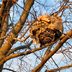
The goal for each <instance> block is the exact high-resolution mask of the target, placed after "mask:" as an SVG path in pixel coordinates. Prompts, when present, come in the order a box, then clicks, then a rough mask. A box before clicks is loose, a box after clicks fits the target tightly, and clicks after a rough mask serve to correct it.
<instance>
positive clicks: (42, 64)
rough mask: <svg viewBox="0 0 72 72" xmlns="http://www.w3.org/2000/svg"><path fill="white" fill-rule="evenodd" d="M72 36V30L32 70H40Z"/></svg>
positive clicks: (36, 71)
mask: <svg viewBox="0 0 72 72" xmlns="http://www.w3.org/2000/svg"><path fill="white" fill-rule="evenodd" d="M70 37H72V30H70V31H69V32H67V33H66V35H65V36H64V37H63V39H62V40H61V41H60V42H59V43H58V45H57V46H56V47H55V48H54V49H53V50H52V51H51V52H50V53H49V54H46V55H45V56H44V57H43V58H42V61H41V63H40V64H38V65H37V66H36V67H35V68H34V69H33V70H32V72H39V71H40V70H41V69H42V67H43V66H44V64H45V63H46V62H47V61H48V60H49V59H50V58H51V57H52V56H53V55H54V54H55V53H56V52H57V51H58V50H59V49H60V47H61V46H62V45H63V44H64V43H65V42H66V41H67V40H68V39H69V38H70Z"/></svg>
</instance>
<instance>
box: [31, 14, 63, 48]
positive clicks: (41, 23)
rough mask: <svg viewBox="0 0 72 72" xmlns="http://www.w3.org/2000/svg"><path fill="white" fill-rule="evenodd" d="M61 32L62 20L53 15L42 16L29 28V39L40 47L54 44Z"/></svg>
mask: <svg viewBox="0 0 72 72" xmlns="http://www.w3.org/2000/svg"><path fill="white" fill-rule="evenodd" d="M62 31H63V26H62V19H61V17H59V16H55V15H52V16H50V15H42V16H39V17H38V18H37V20H36V21H35V22H34V23H33V25H32V27H31V28H30V37H31V38H32V39H33V40H34V41H35V42H36V43H39V44H40V46H41V47H42V46H44V45H51V44H53V43H54V42H56V41H57V40H58V39H59V38H60V36H61V34H62Z"/></svg>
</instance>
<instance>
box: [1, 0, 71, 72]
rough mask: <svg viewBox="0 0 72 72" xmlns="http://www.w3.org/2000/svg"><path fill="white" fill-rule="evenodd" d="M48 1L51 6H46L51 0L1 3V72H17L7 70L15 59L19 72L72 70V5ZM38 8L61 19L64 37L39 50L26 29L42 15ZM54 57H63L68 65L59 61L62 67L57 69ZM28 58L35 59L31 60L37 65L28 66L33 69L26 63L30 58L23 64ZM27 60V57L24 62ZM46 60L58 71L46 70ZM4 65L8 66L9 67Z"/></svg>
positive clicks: (5, 1)
mask: <svg viewBox="0 0 72 72" xmlns="http://www.w3.org/2000/svg"><path fill="white" fill-rule="evenodd" d="M20 1H21V2H20ZM51 1H52V2H53V5H54V6H53V7H52V5H51V6H50V5H48V3H49V2H50V1H47V0H42V1H41V2H40V0H2V3H1V5H0V72H2V71H3V70H8V71H13V72H16V71H17V68H15V69H12V68H9V67H10V66H11V65H12V64H11V63H13V61H15V59H18V60H19V61H18V62H17V63H20V64H19V68H20V69H18V72H19V71H20V72H30V71H31V72H40V71H41V70H43V72H44V71H46V72H56V71H60V70H65V69H67V68H72V63H71V48H72V42H71V38H72V24H71V23H72V18H71V13H72V8H71V7H72V2H71V1H69V0H63V1H61V0H59V1H56V0H51ZM18 2H19V3H18ZM20 3H21V4H20ZM54 3H55V4H54ZM41 8H43V11H46V13H48V14H49V15H54V14H55V15H59V16H60V17H61V18H62V20H63V27H64V28H63V29H64V30H63V34H62V36H61V37H60V38H59V39H58V41H57V42H56V43H55V44H54V45H51V46H50V47H49V46H43V47H38V45H37V44H36V45H35V44H34V43H33V40H32V39H31V38H30V35H29V30H30V29H29V28H31V26H32V24H33V23H34V22H35V21H36V19H37V17H38V16H41V15H42V14H41V13H43V11H42V12H41ZM50 8H52V10H49V9H50ZM21 11H22V12H21ZM18 43H19V45H18ZM16 46H17V47H16ZM31 54H32V55H31ZM54 54H61V55H63V57H62V58H64V59H63V60H64V61H66V62H67V63H68V64H66V65H65V63H64V61H61V62H63V63H64V64H62V65H63V66H59V65H58V64H57V62H56V60H55V59H54V58H53V57H52V56H53V55H54ZM30 55H31V57H33V56H35V57H34V58H35V59H34V61H33V62H35V61H36V62H37V63H36V62H35V67H33V66H34V64H33V63H32V62H31V64H32V65H33V66H31V64H29V63H30V59H29V62H28V61H26V62H27V63H25V61H24V59H26V58H25V57H27V56H29V57H30ZM29 57H27V60H28V58H29ZM58 57H59V56H58ZM14 58H15V59H14ZM32 59H33V58H32ZM49 59H51V60H49ZM11 60H12V61H11ZM8 61H10V62H8ZM49 61H51V62H53V63H54V67H57V68H53V69H48V68H47V66H50V63H48V64H47V62H49ZM61 62H60V63H61ZM7 63H9V64H8V65H9V66H8V65H7ZM45 63H46V64H45ZM25 64H26V65H25ZM64 65H65V66H64ZM6 66H7V67H8V68H7V67H6ZM13 66H14V63H13ZM14 67H16V66H14ZM14 67H13V68H14ZM25 67H26V69H25ZM50 68H52V66H50ZM15 70H16V71H15ZM22 70H23V71H22Z"/></svg>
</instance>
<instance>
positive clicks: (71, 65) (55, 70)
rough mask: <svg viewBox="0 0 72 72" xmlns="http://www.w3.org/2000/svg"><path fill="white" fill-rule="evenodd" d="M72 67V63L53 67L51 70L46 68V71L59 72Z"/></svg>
mask: <svg viewBox="0 0 72 72" xmlns="http://www.w3.org/2000/svg"><path fill="white" fill-rule="evenodd" d="M70 67H72V64H70V65H66V66H62V67H59V68H55V69H51V70H46V72H57V71H59V70H63V69H67V68H70Z"/></svg>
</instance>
